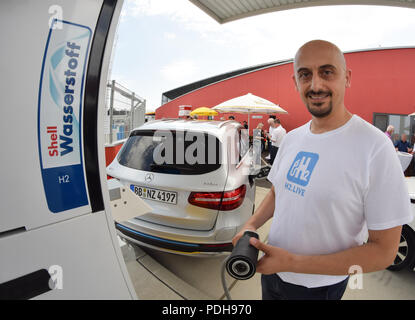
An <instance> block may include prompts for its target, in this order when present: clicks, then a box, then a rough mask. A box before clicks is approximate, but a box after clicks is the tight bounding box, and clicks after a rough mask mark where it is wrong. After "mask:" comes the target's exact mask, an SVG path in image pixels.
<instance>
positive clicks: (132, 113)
mask: <svg viewBox="0 0 415 320" xmlns="http://www.w3.org/2000/svg"><path fill="white" fill-rule="evenodd" d="M134 100H135V93H134V92H133V94H132V98H131V112H130V116H131V119H130V120H131V121H130V132H131V131H133V129H134V126H135V124H134V109H135V107H134Z"/></svg>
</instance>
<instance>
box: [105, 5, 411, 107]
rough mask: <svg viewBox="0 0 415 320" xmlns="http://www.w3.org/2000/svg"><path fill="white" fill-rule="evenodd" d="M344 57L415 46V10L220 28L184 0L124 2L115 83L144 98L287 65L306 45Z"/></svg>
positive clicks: (317, 14) (299, 16)
mask: <svg viewBox="0 0 415 320" xmlns="http://www.w3.org/2000/svg"><path fill="white" fill-rule="evenodd" d="M312 39H324V40H328V41H332V42H334V43H335V44H337V45H338V46H339V47H340V49H342V50H343V51H351V50H360V49H367V48H377V47H380V46H381V47H396V46H415V10H414V9H407V8H395V7H381V6H328V7H312V8H304V9H295V10H288V11H281V12H273V13H268V14H264V15H259V16H255V17H251V18H247V19H242V20H239V21H234V22H229V23H226V24H223V25H220V24H219V23H217V22H216V21H215V20H213V19H212V18H210V17H209V16H207V15H206V14H205V13H204V12H202V11H201V10H200V9H198V8H197V7H196V6H194V5H193V4H192V3H191V2H189V1H187V0H126V1H125V2H124V7H123V9H122V13H121V18H120V23H119V26H118V31H117V34H116V46H115V48H114V52H113V61H112V68H111V74H110V79H111V80H112V79H115V80H117V81H118V82H120V83H121V84H122V85H124V86H126V87H127V88H129V89H130V90H132V91H134V92H135V93H137V94H138V95H139V96H141V97H143V98H145V99H146V100H147V111H153V110H155V109H156V108H158V107H159V106H160V104H161V94H162V93H163V92H165V91H168V90H171V89H174V88H177V87H180V86H182V85H185V84H188V83H191V82H194V81H197V80H201V79H204V78H207V77H210V76H214V75H217V74H221V73H224V72H228V71H232V70H236V69H240V68H244V67H248V66H252V65H257V64H262V63H266V62H272V61H278V60H284V59H290V58H292V57H293V56H294V54H295V52H296V50H297V49H298V48H299V47H300V46H301V45H302V44H303V43H305V42H306V41H309V40H312Z"/></svg>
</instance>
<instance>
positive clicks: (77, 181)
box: [38, 20, 92, 213]
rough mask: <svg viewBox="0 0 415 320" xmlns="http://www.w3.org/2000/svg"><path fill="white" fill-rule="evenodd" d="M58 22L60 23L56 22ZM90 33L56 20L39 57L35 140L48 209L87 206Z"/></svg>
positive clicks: (60, 210) (61, 209) (75, 25)
mask: <svg viewBox="0 0 415 320" xmlns="http://www.w3.org/2000/svg"><path fill="white" fill-rule="evenodd" d="M58 22H59V26H60V27H59V28H54V25H55V24H56V23H58ZM91 36H92V32H91V30H90V28H88V27H86V26H82V25H79V24H75V23H71V22H68V21H61V20H59V21H58V20H54V21H53V23H52V25H51V27H50V30H49V35H48V38H47V42H46V48H45V54H44V57H43V64H42V71H41V78H40V86H39V101H38V143H39V158H40V164H41V172H42V179H43V186H44V190H45V196H46V200H47V204H48V207H49V210H50V211H51V212H53V213H58V212H62V211H66V210H70V209H74V208H79V207H83V206H87V207H88V208H89V200H88V195H87V190H86V185H85V176H84V166H83V157H82V125H81V124H82V121H81V117H82V109H83V108H82V107H83V93H84V80H85V69H86V64H87V58H88V53H89V47H90V41H91Z"/></svg>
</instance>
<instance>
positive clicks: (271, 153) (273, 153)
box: [267, 118, 277, 164]
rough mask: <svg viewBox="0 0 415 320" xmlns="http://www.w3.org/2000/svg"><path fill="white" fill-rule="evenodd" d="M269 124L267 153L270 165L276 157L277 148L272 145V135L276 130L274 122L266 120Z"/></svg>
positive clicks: (271, 119) (270, 119)
mask: <svg viewBox="0 0 415 320" xmlns="http://www.w3.org/2000/svg"><path fill="white" fill-rule="evenodd" d="M268 124H269V132H268V135H267V139H268V151H269V159H270V163H271V164H272V163H273V162H274V159H275V156H276V155H277V148H276V146H274V144H273V143H272V135H273V133H274V130H275V129H276V125H275V120H274V119H273V118H269V119H268Z"/></svg>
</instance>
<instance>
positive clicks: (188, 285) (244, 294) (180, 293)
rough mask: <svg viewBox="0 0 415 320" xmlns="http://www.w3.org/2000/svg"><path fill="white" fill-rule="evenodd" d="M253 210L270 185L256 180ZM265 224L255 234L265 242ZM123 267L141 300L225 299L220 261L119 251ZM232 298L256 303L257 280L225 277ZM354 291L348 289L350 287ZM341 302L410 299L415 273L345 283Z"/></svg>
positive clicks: (414, 291) (414, 293)
mask: <svg viewBox="0 0 415 320" xmlns="http://www.w3.org/2000/svg"><path fill="white" fill-rule="evenodd" d="M257 186H258V187H257V194H256V206H258V205H259V203H260V202H261V201H262V199H263V197H264V196H265V194H266V193H267V192H268V191H269V187H270V185H269V183H268V182H267V181H266V180H265V179H264V180H260V181H257ZM269 226H270V222H268V223H267V224H266V225H265V226H263V227H262V228H261V229H260V230H258V231H259V234H260V238H261V240H266V237H267V234H268V231H269ZM122 248H123V253H124V257H125V259H126V263H127V268H128V270H129V272H130V275H131V278H132V280H133V283H134V285H135V287H136V291H137V294H138V296H139V298H141V299H157V300H172V299H191V300H193V299H197V300H203V299H214V300H217V299H224V292H223V288H222V284H221V265H222V262H223V259H224V258H225V256H216V257H209V258H199V257H192V256H179V255H174V254H170V253H164V252H158V251H154V250H148V249H144V251H143V250H141V249H139V248H133V247H130V248H129V247H128V246H123V247H122ZM226 280H227V284H228V287H229V288H230V293H231V296H232V298H233V299H239V300H257V299H261V288H260V276H259V275H258V274H257V275H255V276H254V277H253V278H251V279H249V280H246V281H236V280H234V279H233V278H231V277H229V276H228V275H226ZM353 285H354V287H357V288H356V289H352V288H351V287H353ZM343 299H345V300H354V299H359V300H362V299H363V300H378V299H392V300H393V299H403V300H406V299H411V300H412V299H415V272H412V271H409V270H406V271H401V272H391V271H388V270H383V271H379V272H374V273H370V274H365V275H363V277H362V279H354V280H353V282H349V287H348V288H347V290H346V293H345V295H344V297H343Z"/></svg>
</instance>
